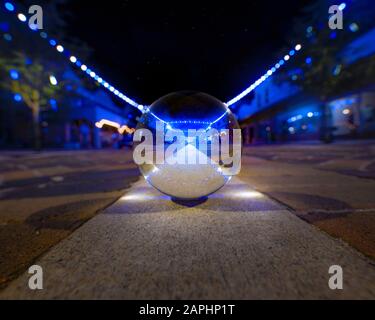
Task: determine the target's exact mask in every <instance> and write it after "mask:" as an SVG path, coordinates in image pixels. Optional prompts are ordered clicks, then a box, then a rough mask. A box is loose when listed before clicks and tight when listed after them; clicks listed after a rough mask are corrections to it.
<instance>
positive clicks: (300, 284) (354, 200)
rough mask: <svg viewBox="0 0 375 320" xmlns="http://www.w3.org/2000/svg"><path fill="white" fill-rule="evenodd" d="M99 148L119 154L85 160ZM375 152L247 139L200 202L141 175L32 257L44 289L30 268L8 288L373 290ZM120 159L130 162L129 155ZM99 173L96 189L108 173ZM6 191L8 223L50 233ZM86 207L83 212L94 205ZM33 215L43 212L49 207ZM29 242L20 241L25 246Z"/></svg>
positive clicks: (84, 291)
mask: <svg viewBox="0 0 375 320" xmlns="http://www.w3.org/2000/svg"><path fill="white" fill-rule="evenodd" d="M99 154H100V155H101V157H102V158H101V159H100V161H99V160H98V162H102V163H103V162H104V163H105V162H106V161H105V158H107V159H108V161H109V162H111V161H113V159H114V157H113V155H112V154H109V153H105V152H103V153H88V155H87V158H89V159H90V161H94V162H96V160H94V158H95V157H96V156H97V155H99ZM373 159H374V145H373V144H371V143H369V142H366V143H361V144H358V143H354V144H349V143H345V144H336V145H329V146H326V145H291V146H264V147H255V148H254V147H246V148H244V157H243V169H242V172H241V174H240V176H239V177H238V178H236V179H233V180H232V181H231V183H230V184H229V185H227V186H226V187H225V188H223V189H222V190H221V191H220V192H219V193H216V194H214V195H212V196H211V197H210V198H209V199H208V200H207V201H205V202H202V203H175V202H172V201H170V200H169V199H168V198H167V197H165V196H163V195H160V194H159V193H157V192H156V191H155V190H153V189H152V188H150V187H148V186H147V185H146V184H145V183H144V181H143V180H140V181H139V182H137V183H136V184H135V185H133V186H132V187H131V189H129V190H128V191H126V192H124V191H120V192H118V189H116V188H117V187H116V188H114V189H113V190H117V191H116V192H117V193H116V194H115V193H113V197H119V196H120V194H121V195H123V196H122V197H121V198H120V199H119V200H118V201H117V202H116V203H114V204H113V205H111V206H109V207H107V209H105V210H104V211H102V212H101V213H100V214H98V215H97V216H95V217H94V218H93V219H91V220H90V221H89V222H88V223H86V224H84V225H83V226H82V227H81V228H79V229H78V230H76V231H75V232H73V234H71V235H70V236H68V237H67V239H65V240H63V241H61V242H60V243H59V244H57V245H56V246H54V247H53V248H52V249H51V250H49V251H48V252H47V253H46V254H45V255H43V256H42V257H41V258H38V259H36V261H37V262H36V263H38V264H40V265H41V266H42V267H43V269H44V272H45V282H44V283H45V289H44V290H41V291H38V292H35V291H30V290H29V289H28V287H27V280H28V276H29V275H28V274H26V273H25V274H23V275H22V276H20V277H19V278H18V279H17V280H15V281H13V282H12V283H11V284H10V285H9V286H8V288H7V289H6V290H3V292H2V293H1V294H0V297H1V298H166V299H167V298H186V299H190V298H192V299H193V298H196V299H198V298H212V299H215V298H238V299H241V298H338V299H340V298H370V299H375V264H374V261H373V260H372V259H371V257H372V258H373V257H374V256H375V254H374V252H375V251H374V248H375V239H374V233H375V224H374V212H375V197H374V196H373V195H374V191H375V181H374V180H373V176H372V174H373V170H374V166H373V163H374V160H373ZM121 161H122V160H121ZM114 166H115V164H114V163H111V165H110V166H108V167H106V169H102V171H103V178H104V177H108V180H111V179H112V180H114V181H116V178H115V175H113V176H111V178H109V177H110V175H106V174H105V173H104V172H105V171H106V170H110V167H114ZM119 166H120V167H121V166H125V167H122V169H121V170H127V169H126V168H128V167H127V166H129V168H134V166H133V165H132V164H131V162H130V161H129V162H126V160H125V163H121V164H119ZM132 170H134V169H132ZM125 172H126V173H127V174H129V173H130V172H133V171H129V172H127V171H124V172H123V173H124V176H125ZM73 175H75V174H73ZM79 175H81V173H79V171H77V174H76V176H79ZM136 175H137V174H134V176H133V175H131V176H132V179H134V180H135V179H136ZM50 179H51V178H50ZM121 179H124V178H123V177H122V178H121ZM55 180H56V179H55ZM57 180H59V179H57ZM77 180H79V179H76V180H75V181H77ZM82 180H84V176H82ZM95 181H96V182H98V183H97V184H98V186H96V188H100V187H99V184H103V181H101V180H100V179H98V180H95ZM55 182H56V181H55ZM107 182H108V183H106V184H105V185H106V188H105V190H106V191H107V192H101V191H100V190H97V191H98V192H97V193H95V192H94V193H95V194H96V196H99V195H103V194H108V192H110V190H111V184H110V182H109V181H107ZM56 183H57V182H56ZM60 183H61V181H60ZM75 183H77V182H75ZM71 186H72V185H71ZM114 186H116V183H115V184H114ZM127 186H128V184H126V185H125V186H124V187H127ZM102 187H103V186H102ZM72 188H74V187H73V186H72ZM78 189H79V188H78ZM73 190H77V189H73ZM75 192H76V191H73V192H71V193H72V194H71V196H74V193H75ZM10 194H13V197H14V198H13V199H10V200H6V201H12V200H13V202H9V204H8V207H6V210H1V212H0V213H1V216H2V217H1V218H0V219H3V220H0V221H7V220H6V219H8V220H10V219H11V218H12V217H18V216H19V217H24V220H21V219H20V218H19V221H20V222H19V224H20V225H22V224H25V225H27V227H28V228H31V230H33V231H35V232H34V233H35V234H37V232H41V231H42V232H46V230H49V229H52V230H54V229H53V228H48V224H46V226H47V227H46V228H45V229H46V230H44V228H43V227H42V228H41V227H40V226H41V225H42V226H43V224H39V225H38V226H39V228H37V227H35V224H33V223H28V222H22V221H28V220H27V217H28V216H29V215H31V213H32V212H31V211H32V210H30V203H32V200H33V197H32V196H30V199H31V200H30V199H29V200H30V202H26V207H22V205H21V203H22V201H24V199H23V198H22V197H20V198H18V197H17V195H16V192H14V193H10ZM5 195H6V194H5ZM8 195H9V194H8ZM36 195H38V192H37V193H36ZM36 195H35V196H36ZM80 196H82V195H78V197H80ZM56 197H58V196H57V195H56ZM40 198H42V197H41V196H40ZM47 198H48V199H49V197H47ZM62 198H66V196H63V197H62ZM27 199H28V198H27V197H26V200H25V201H28V200H27ZM21 200H22V201H21ZM80 200H83V198H82V199H80ZM40 201H41V202H40V203H43V201H44V200H40ZM60 201H64V200H63V199H60ZM76 201H78V199H76ZM111 202H113V198H111V201H109V202H107V203H105V204H102V205H101V206H100V207H99V210H100V209H101V208H103V207H105V206H107V205H108V204H110V203H111ZM2 203H3V201H2ZM28 203H29V207H27V204H28ZM3 205H4V204H2V206H3ZM16 205H18V206H19V207H17V206H16ZM17 208H21V209H17ZM22 208H23V209H22ZM50 212H55V213H56V212H57V213H58V214H57V215H56V214H55V215H53V214H52V216H54V217H55V220H56V219H57V220H59V217H63V216H64V214H61V215H60V214H59V211H58V210H57V211H56V210H52V211H50ZM66 212H70V211H69V210H67V211H66ZM76 212H82V211H81V210H80V209H78V210H76ZM89 212H91V213H90V215H88V216H87V218H86V219H84V220H83V221H86V220H87V219H88V218H89V217H92V216H93V215H94V213H95V212H97V210H92V209H91V210H89ZM65 214H66V213H65ZM4 216H5V218H4ZM37 216H38V219H36V220H37V221H43V220H44V218H43V217H44V216H45V215H44V213H43V211H42V213H39V215H37ZM46 217H49V215H48V214H47V215H46ZM300 218H302V219H300ZM34 220H35V219H34ZM46 220H47V221H48V219H46ZM53 220H54V219H52V222H54V223H55V224H56V225H60V224H59V223H57V222H58V221H53ZM83 221H81V222H80V223H79V224H81V223H83ZM307 222H309V223H307ZM54 223H52V225H54ZM310 223H312V224H314V225H315V226H317V227H318V228H316V227H315V226H312V225H311V224H310ZM50 225H51V224H50ZM50 225H49V226H50ZM62 225H64V224H62ZM5 227H6V225H5ZM33 228H34V229H33ZM57 229H58V228H57ZM69 230H70V231H69V232H68V233H66V234H64V235H62V236H61V237H60V238H59V239H62V238H65V237H66V236H67V235H68V234H69V233H70V232H71V230H72V229H69ZM322 230H323V231H325V232H327V233H328V234H327V233H325V232H322ZM35 234H34V235H33V237H34V238H35V237H36V235H35ZM331 236H333V237H331ZM338 238H339V239H338ZM19 239H20V240H18V241H21V239H22V233H20V234H19ZM342 240H344V241H342ZM57 242H58V240H57V239H56V241H55V242H54V244H55V243H57ZM24 246H25V245H24V244H23V243H19V244H18V248H19V249H20V250H24V252H26V251H27V250H26V249H27V246H26V249H25V248H24ZM50 246H52V244H51V245H50ZM1 250H2V251H4V252H5V254H4V253H3V256H4V257H11V253H10V251H6V250H4V249H1ZM45 250H46V247H44V249H43V250H40V253H42V252H45ZM357 250H358V251H357ZM361 252H362V253H364V254H365V255H363V254H362V253H361ZM7 254H8V256H7ZM366 255H367V256H368V257H370V258H368V257H366ZM36 257H37V256H36V255H35V256H34V259H35V258H36ZM0 261H1V262H2V261H4V260H0ZM25 261H27V260H25ZM33 261H34V260H33ZM27 263H30V260H29V262H24V267H23V268H25V267H26V266H27ZM30 264H31V263H30ZM331 265H340V266H342V267H343V269H344V290H341V291H337V290H336V291H332V290H330V289H329V288H328V278H329V274H328V268H329V267H330V266H331ZM13 267H16V264H13Z"/></svg>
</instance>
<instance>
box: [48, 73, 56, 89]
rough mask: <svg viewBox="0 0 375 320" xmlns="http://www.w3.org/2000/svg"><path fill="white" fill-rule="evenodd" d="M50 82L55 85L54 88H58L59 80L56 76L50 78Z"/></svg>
mask: <svg viewBox="0 0 375 320" xmlns="http://www.w3.org/2000/svg"><path fill="white" fill-rule="evenodd" d="M49 82H50V83H51V84H52V85H53V86H56V85H57V79H56V77H55V76H54V75H50V76H49Z"/></svg>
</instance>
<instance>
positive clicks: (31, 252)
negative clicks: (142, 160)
mask: <svg viewBox="0 0 375 320" xmlns="http://www.w3.org/2000/svg"><path fill="white" fill-rule="evenodd" d="M138 177H139V171H138V169H137V168H136V166H135V165H134V164H133V160H132V155H131V152H130V150H125V151H116V150H109V151H72V152H66V151H65V152H62V151H60V152H42V153H33V152H0V244H1V245H0V288H1V287H4V286H5V285H6V284H7V283H8V282H9V281H10V280H11V279H13V278H15V277H16V276H17V275H19V274H20V273H21V272H23V271H24V270H25V269H27V268H28V267H29V266H30V265H31V264H32V262H33V261H34V260H35V259H36V258H37V257H39V256H40V255H41V254H43V253H44V252H46V251H47V250H48V249H49V248H51V247H52V246H53V245H55V244H56V243H58V242H59V241H61V240H62V239H64V238H66V237H67V236H68V235H69V234H70V233H71V232H72V231H74V230H75V229H76V228H78V227H79V226H80V225H82V224H83V223H84V222H85V221H87V220H88V219H90V218H91V217H93V216H94V215H95V214H96V213H97V212H99V211H100V210H102V209H103V208H105V207H107V206H108V205H110V204H111V203H113V202H114V201H116V200H117V199H118V198H119V197H120V196H121V194H123V193H124V190H125V189H126V188H128V187H129V186H130V183H131V182H134V181H136V180H138Z"/></svg>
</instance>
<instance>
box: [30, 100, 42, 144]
mask: <svg viewBox="0 0 375 320" xmlns="http://www.w3.org/2000/svg"><path fill="white" fill-rule="evenodd" d="M32 114H33V131H34V149H35V150H36V151H40V150H41V149H42V135H41V131H40V123H39V122H40V119H39V114H40V112H39V105H34V106H33V108H32Z"/></svg>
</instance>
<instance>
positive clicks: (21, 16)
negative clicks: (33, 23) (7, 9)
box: [17, 13, 27, 22]
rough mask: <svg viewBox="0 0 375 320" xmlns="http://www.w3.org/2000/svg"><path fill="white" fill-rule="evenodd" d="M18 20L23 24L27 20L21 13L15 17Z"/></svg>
mask: <svg viewBox="0 0 375 320" xmlns="http://www.w3.org/2000/svg"><path fill="white" fill-rule="evenodd" d="M17 18H18V20H20V21H22V22H25V21H26V20H27V18H26V16H25V15H24V14H23V13H19V14H18V15H17Z"/></svg>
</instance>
